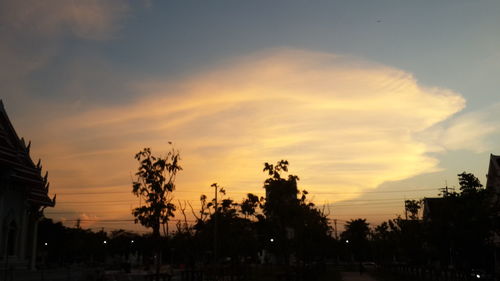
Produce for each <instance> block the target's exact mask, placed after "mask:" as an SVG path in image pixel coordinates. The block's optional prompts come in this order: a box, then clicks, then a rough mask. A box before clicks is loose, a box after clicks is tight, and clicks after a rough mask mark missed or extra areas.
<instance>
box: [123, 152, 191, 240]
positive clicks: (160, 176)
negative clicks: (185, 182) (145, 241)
mask: <svg viewBox="0 0 500 281" xmlns="http://www.w3.org/2000/svg"><path fill="white" fill-rule="evenodd" d="M135 159H136V160H137V161H139V168H138V171H137V173H136V174H135V175H136V176H137V179H136V180H135V181H134V182H133V185H132V193H133V194H135V195H136V196H138V197H140V198H142V199H144V205H142V206H140V207H138V208H135V209H134V210H133V211H132V214H133V215H134V216H135V222H136V223H137V222H139V223H141V224H142V225H144V226H145V227H150V228H152V229H153V237H155V238H159V237H160V226H161V225H162V224H163V225H165V224H167V223H168V220H169V218H171V217H174V211H175V209H176V207H175V205H174V204H173V203H172V192H173V191H174V189H175V177H176V175H177V172H178V171H180V170H182V168H181V166H180V165H179V161H180V156H179V152H178V151H176V150H174V149H173V148H172V149H171V150H170V151H169V152H168V153H167V155H166V156H165V157H157V156H153V155H152V153H151V149H150V148H144V149H143V150H142V151H140V152H138V153H137V154H136V155H135Z"/></svg>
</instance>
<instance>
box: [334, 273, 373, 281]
mask: <svg viewBox="0 0 500 281" xmlns="http://www.w3.org/2000/svg"><path fill="white" fill-rule="evenodd" d="M340 275H341V276H342V281H376V280H375V279H373V278H372V277H371V276H370V275H368V274H366V273H364V274H359V272H341V273H340Z"/></svg>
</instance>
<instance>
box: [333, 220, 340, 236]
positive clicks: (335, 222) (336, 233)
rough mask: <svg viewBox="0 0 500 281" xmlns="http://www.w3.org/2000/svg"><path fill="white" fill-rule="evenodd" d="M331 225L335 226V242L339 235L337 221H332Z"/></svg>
mask: <svg viewBox="0 0 500 281" xmlns="http://www.w3.org/2000/svg"><path fill="white" fill-rule="evenodd" d="M333 223H334V224H335V240H339V234H338V232H337V219H334V220H333Z"/></svg>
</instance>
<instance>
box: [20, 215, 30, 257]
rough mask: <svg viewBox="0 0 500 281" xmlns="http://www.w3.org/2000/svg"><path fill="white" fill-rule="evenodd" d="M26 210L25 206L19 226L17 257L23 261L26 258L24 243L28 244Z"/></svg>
mask: <svg viewBox="0 0 500 281" xmlns="http://www.w3.org/2000/svg"><path fill="white" fill-rule="evenodd" d="M28 221H29V217H28V210H27V208H25V209H24V210H23V212H22V216H21V223H20V227H19V230H20V231H19V232H20V233H19V258H20V260H22V261H24V260H25V259H26V244H28V237H29V236H28V226H29V224H28Z"/></svg>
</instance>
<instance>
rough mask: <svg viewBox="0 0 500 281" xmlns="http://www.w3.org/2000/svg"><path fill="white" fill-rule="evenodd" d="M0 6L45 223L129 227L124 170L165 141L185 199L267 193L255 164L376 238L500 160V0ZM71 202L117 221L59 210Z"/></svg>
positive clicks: (11, 98)
mask: <svg viewBox="0 0 500 281" xmlns="http://www.w3.org/2000/svg"><path fill="white" fill-rule="evenodd" d="M0 5H1V6H0V11H1V12H0V24H1V26H2V27H1V28H0V36H1V37H2V40H1V41H0V59H1V60H2V61H3V62H4V64H3V65H1V66H0V74H1V75H0V81H1V82H2V83H0V90H1V93H2V94H1V98H2V99H3V100H4V103H5V105H6V109H7V111H8V112H9V114H10V117H11V119H12V121H13V123H14V125H15V126H16V128H17V130H18V133H19V134H20V135H22V136H25V137H26V138H28V139H32V140H33V157H34V158H35V157H40V158H42V159H43V161H44V163H45V165H44V168H45V169H48V170H49V171H50V174H51V182H52V186H53V188H52V191H53V192H55V193H59V194H60V196H59V195H58V198H59V200H60V201H59V202H61V204H59V205H58V206H57V207H56V208H55V209H54V210H53V211H52V212H53V213H54V214H53V216H54V217H55V218H62V219H71V218H75V217H84V218H93V219H95V220H97V221H98V220H99V219H109V218H128V217H129V216H130V215H129V211H130V210H129V209H130V208H131V207H133V205H134V204H135V203H136V201H135V200H134V199H133V197H132V196H131V195H130V194H128V190H129V189H130V181H131V179H130V174H131V173H133V171H134V169H135V163H134V159H133V157H132V156H133V154H134V153H135V152H137V151H138V150H139V149H141V148H142V147H145V146H151V147H152V148H153V150H156V151H158V152H159V153H160V152H165V151H167V150H168V145H167V141H173V142H174V143H175V145H176V147H177V148H178V149H180V150H181V153H182V155H183V158H184V159H185V165H184V168H185V169H184V172H183V173H184V176H180V177H179V183H178V185H179V187H178V188H179V192H180V194H182V192H185V195H182V196H181V195H179V196H178V198H179V199H186V200H193V201H195V200H196V198H197V196H198V195H199V193H201V192H205V190H208V187H209V186H210V184H211V183H212V182H219V183H220V184H221V185H223V186H227V189H228V190H229V191H231V190H234V192H235V193H234V194H233V195H231V193H229V194H230V196H232V197H234V198H235V199H238V200H239V199H240V198H241V196H242V194H239V193H238V192H245V191H254V192H261V183H262V181H263V179H264V174H261V173H260V169H261V165H262V163H263V162H274V161H278V160H280V159H281V158H285V159H289V160H290V161H291V164H292V167H291V171H292V173H296V174H298V175H299V176H300V177H301V179H302V183H303V185H304V188H306V189H309V190H312V191H313V194H314V191H316V192H317V194H316V195H314V198H315V200H316V201H317V203H320V204H323V203H325V202H328V203H330V204H333V205H332V206H333V207H331V208H332V216H335V217H337V218H339V219H348V218H354V217H357V216H360V217H368V219H369V220H371V221H372V223H378V222H379V221H380V220H382V219H385V218H388V217H391V216H392V217H393V216H394V215H395V214H398V213H399V214H401V213H402V210H401V206H402V203H401V204H400V203H398V202H399V201H398V199H404V198H421V197H423V196H432V195H436V193H437V192H434V191H431V190H432V189H437V188H440V187H442V186H443V185H444V183H445V182H448V183H449V185H450V186H453V185H456V174H457V173H459V172H462V171H463V170H467V171H471V172H474V173H476V175H478V176H479V178H480V179H481V180H483V182H484V174H485V173H486V168H487V164H488V156H489V153H494V154H495V153H496V154H498V153H500V145H499V142H498V141H499V136H500V134H499V130H500V127H499V125H498V124H497V123H498V122H496V120H498V115H499V114H498V113H497V112H498V109H499V107H500V103H499V97H500V95H499V93H498V91H499V88H500V87H499V82H498V78H497V76H498V73H499V70H500V35H499V33H498V29H499V27H500V18H499V17H498V14H499V13H500V3H498V1H475V2H472V1H404V2H401V1H107V2H100V1H85V2H76V1H57V0H53V1H45V2H43V3H39V2H38V1H22V2H16V1H4V2H2V4H0ZM207 166H210V168H207ZM205 187H206V188H205ZM417 189H421V190H422V191H413V190H417ZM75 190H77V191H78V192H86V191H88V192H94V191H97V190H104V191H107V192H116V191H123V192H124V194H123V195H120V196H121V197H120V200H122V201H123V202H124V204H125V206H114V207H108V209H103V210H101V211H95V208H93V206H91V205H77V204H75V205H71V204H72V203H68V205H64V203H62V202H64V200H66V201H67V202H71V201H76V200H75V199H74V198H71V197H70V196H71V195H69V194H68V195H66V197H65V195H64V193H71V192H76V191H75ZM404 190H411V191H408V192H404ZM377 191H378V192H379V193H377ZM110 194H114V193H110ZM321 194H323V195H321ZM86 200H88V201H89V202H90V201H92V200H95V198H92V197H91V196H90V195H89V198H88V199H86ZM100 200H104V201H106V200H107V199H105V198H104V199H103V198H101V199H100ZM127 200H129V201H130V202H129V201H127ZM345 200H351V201H347V202H346V201H345ZM355 200H358V201H355ZM360 200H380V201H373V202H377V203H379V205H381V206H376V205H369V204H366V205H360V206H354V205H355V204H357V203H363V202H368V201H360ZM384 200H388V201H384ZM390 200H393V201H390ZM339 201H344V203H343V204H344V205H345V207H341V206H339V207H334V205H335V204H334V203H335V202H339ZM385 202H392V203H388V204H384V203H385ZM103 204H105V202H104V203H103ZM337 204H339V205H340V204H342V202H339V203H337ZM353 206H354V207H353ZM363 206H364V207H363ZM90 207H92V208H90ZM376 209H377V210H378V209H381V210H379V211H374V210H376ZM47 213H48V214H50V211H49V212H47ZM110 214H113V215H110ZM381 214H384V215H381ZM110 216H111V217H110ZM92 225H93V226H96V225H97V224H96V223H94V224H92Z"/></svg>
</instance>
